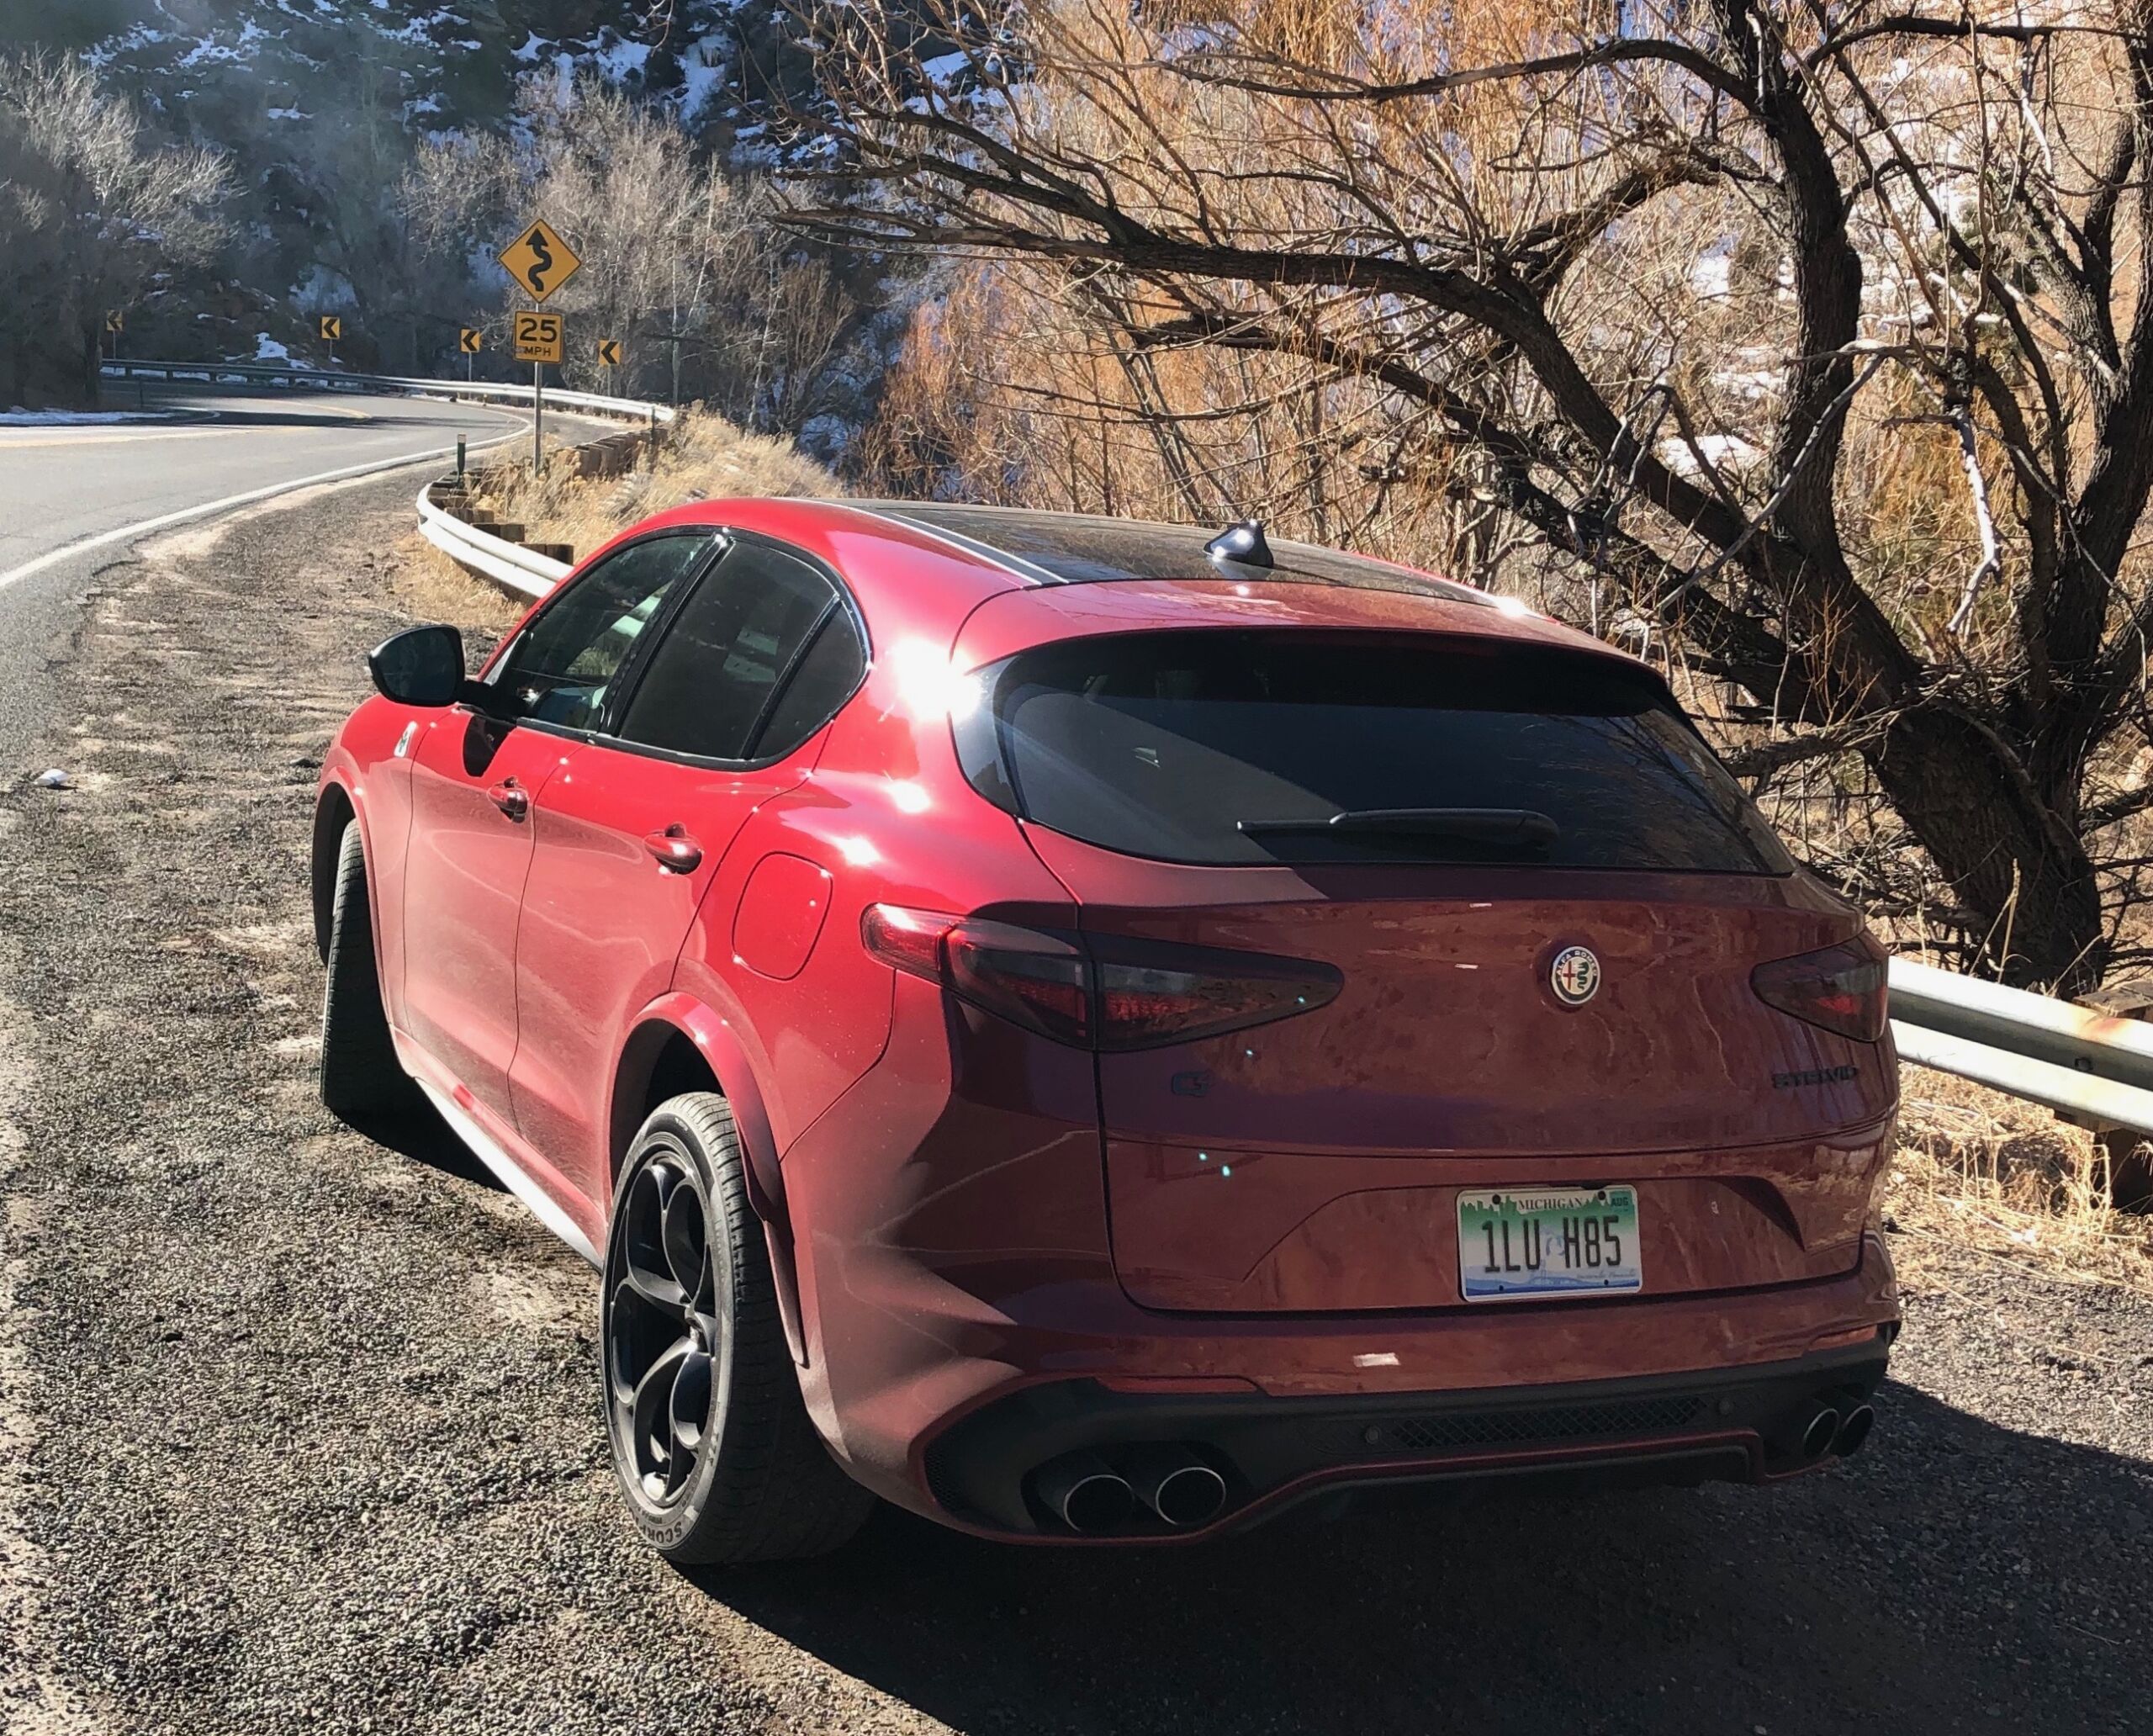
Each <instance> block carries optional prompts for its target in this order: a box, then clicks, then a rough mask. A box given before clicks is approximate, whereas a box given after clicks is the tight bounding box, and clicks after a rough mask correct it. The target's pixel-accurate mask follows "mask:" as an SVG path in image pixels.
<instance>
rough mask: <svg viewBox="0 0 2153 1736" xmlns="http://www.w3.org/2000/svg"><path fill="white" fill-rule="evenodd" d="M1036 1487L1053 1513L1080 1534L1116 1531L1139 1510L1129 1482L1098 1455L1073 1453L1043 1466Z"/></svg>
mask: <svg viewBox="0 0 2153 1736" xmlns="http://www.w3.org/2000/svg"><path fill="white" fill-rule="evenodd" d="M1032 1487H1033V1490H1034V1492H1036V1493H1037V1495H1039V1500H1041V1502H1043V1503H1044V1504H1045V1507H1046V1509H1047V1511H1049V1512H1050V1513H1052V1514H1053V1515H1054V1516H1055V1518H1057V1519H1059V1520H1060V1521H1061V1522H1062V1523H1063V1524H1064V1525H1066V1526H1067V1527H1069V1528H1070V1529H1071V1531H1073V1532H1078V1533H1080V1534H1085V1535H1088V1534H1090V1533H1092V1532H1101V1531H1112V1530H1114V1528H1115V1527H1117V1526H1119V1525H1123V1524H1125V1523H1126V1522H1128V1520H1129V1516H1131V1515H1132V1514H1134V1513H1135V1511H1136V1497H1135V1493H1134V1492H1133V1491H1132V1490H1130V1488H1129V1479H1127V1478H1126V1477H1124V1476H1123V1475H1122V1474H1120V1473H1119V1471H1117V1470H1115V1469H1114V1467H1113V1466H1112V1465H1110V1464H1108V1463H1107V1462H1106V1461H1105V1460H1104V1459H1103V1458H1100V1457H1099V1456H1098V1454H1097V1453H1069V1454H1067V1455H1066V1456H1065V1457H1063V1458H1057V1459H1053V1460H1050V1462H1049V1463H1045V1464H1044V1465H1041V1466H1040V1467H1039V1469H1038V1470H1037V1471H1035V1472H1034V1474H1033V1476H1032Z"/></svg>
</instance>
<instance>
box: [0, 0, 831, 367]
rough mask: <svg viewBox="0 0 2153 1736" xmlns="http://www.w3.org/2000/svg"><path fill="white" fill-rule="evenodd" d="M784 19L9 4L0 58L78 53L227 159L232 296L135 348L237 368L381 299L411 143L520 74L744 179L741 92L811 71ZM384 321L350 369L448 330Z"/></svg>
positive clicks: (176, 319) (606, 11)
mask: <svg viewBox="0 0 2153 1736" xmlns="http://www.w3.org/2000/svg"><path fill="white" fill-rule="evenodd" d="M654 10H655V11H656V12H658V13H659V14H660V16H661V22H659V24H656V25H653V12H654ZM668 11H669V14H670V15H669V18H667V17H664V16H663V14H664V13H666V12H668ZM782 17H783V15H782V13H781V12H779V11H778V10H777V9H775V8H770V7H751V6H748V5H744V4H743V3H742V0H674V4H673V5H672V6H671V7H670V8H655V9H654V8H653V6H652V5H651V3H650V0H70V3H69V4H68V5H67V6H66V7H62V8H48V7H43V6H39V7H16V6H12V5H0V47H6V46H29V47H43V48H47V49H51V50H57V51H61V52H65V53H70V54H75V53H79V54H82V55H83V56H85V57H86V58H87V60H88V61H90V62H91V64H93V66H96V67H97V68H98V71H99V72H100V74H101V76H102V77H103V79H104V80H105V82H107V84H108V87H110V88H112V89H114V90H115V91H117V92H119V93H124V94H125V95H127V96H130V97H131V98H134V99H135V101H137V102H138V103H140V104H141V105H142V106H143V107H144V108H145V109H148V110H150V111H151V112H153V113H154V114H156V115H157V116H158V117H160V118H161V121H162V123H163V124H164V125H165V127H166V128H167V129H168V130H170V131H171V132H172V133H173V134H175V135H177V136H179V137H181V138H183V139H187V140H194V141H198V142H201V143H204V144H209V145H214V146H216V147H218V148H219V149H220V151H224V152H225V153H226V154H227V156H229V158H230V162H231V165H232V171H233V172H232V181H233V185H234V200H233V206H234V208H233V209H230V211H229V213H228V214H229V215H230V217H231V218H232V219H233V220H234V226H235V241H234V245H233V250H232V257H231V259H230V264H229V267H228V269H227V271H226V273H225V288H224V289H223V290H222V291H221V292H220V293H219V294H212V295H207V296H205V295H204V294H202V293H201V292H200V288H199V286H190V288H189V293H188V294H187V295H186V296H185V297H184V298H183V299H185V301H186V302H187V303H188V305H187V306H185V307H184V308H182V307H178V306H177V305H169V306H163V307H159V306H155V305H152V306H151V307H147V308H143V309H138V310H135V313H134V315H132V316H131V317H130V342H133V343H135V345H136V346H137V352H138V353H140V352H142V351H143V350H146V349H151V348H155V349H157V350H160V351H162V352H167V353H208V352H212V351H214V352H222V353H224V354H226V355H240V354H246V353H250V352H251V351H252V350H253V349H254V348H255V347H257V345H259V344H260V343H261V342H262V336H263V335H264V334H265V333H266V334H267V338H268V341H269V342H270V343H271V344H275V345H289V346H291V347H294V349H297V348H299V347H300V346H301V345H303V344H304V343H305V342H306V341H308V338H309V333H310V331H311V325H312V316H313V315H315V314H316V313H318V312H323V311H331V310H334V311H341V312H351V311H357V312H358V313H359V314H361V315H364V314H365V313H366V312H367V311H368V309H369V305H370V303H374V304H378V299H379V297H380V295H381V283H382V281H383V279H384V278H386V277H390V276H394V275H397V274H398V273H400V272H403V271H405V267H406V266H407V263H408V262H405V261H401V260H399V259H398V258H397V257H394V256H396V255H397V253H398V252H399V249H400V248H401V247H402V246H403V245H404V240H403V230H404V227H405V224H404V220H403V216H402V214H401V212H400V211H399V209H398V208H397V202H396V197H395V193H396V188H397V186H398V183H399V179H400V177H401V175H402V172H403V170H404V168H405V165H406V164H407V163H408V162H409V161H410V156H411V153H412V151H413V150H414V149H415V146H416V145H417V144H418V143H419V142H420V141H421V140H424V139H426V138H428V137H430V136H438V135H463V136H475V135H488V134H495V133H498V132H499V131H500V130H502V129H503V128H504V127H505V126H506V125H507V124H509V123H510V117H511V113H512V110H513V108H514V104H515V99H516V90H517V87H518V84H519V82H521V81H523V80H526V79H529V78H532V77H543V78H550V79H558V80H560V81H563V82H574V81H575V80H578V79H580V78H587V77H595V78H598V79H600V80H603V81H604V82H607V83H609V84H611V85H612V86H614V87H617V88H620V89H622V90H623V91H625V92H627V93H632V94H635V95H637V96H639V97H643V98H648V99H650V100H652V101H653V102H654V103H658V104H659V105H660V106H661V107H663V108H664V109H667V110H669V111H670V112H671V113H672V114H674V115H675V116H676V117H677V118H678V119H679V121H680V124H681V125H682V127H683V128H684V129H685V130H687V131H688V132H689V133H690V135H691V136H692V137H693V138H694V139H695V140H696V142H697V143H698V144H699V145H701V146H706V147H708V148H710V149H711V150H713V151H716V152H717V153H718V154H719V155H720V156H722V157H725V158H727V159H729V160H735V161H742V162H743V163H748V164H752V163H753V162H754V161H756V159H757V158H758V156H759V152H760V149H761V147H760V145H759V140H760V138H761V135H762V134H763V132H764V127H763V125H762V124H761V121H760V118H759V112H758V111H757V110H756V109H754V106H753V105H752V104H749V103H744V102H743V98H742V95H741V93H742V92H743V90H754V91H768V90H770V89H771V88H773V87H776V88H797V87H799V84H800V82H801V78H802V77H803V75H804V74H805V71H806V65H805V61H804V59H803V58H802V57H801V56H796V54H794V53H793V52H792V51H791V49H790V47H789V45H788V43H787V40H786V32H785V27H784V24H783V22H782ZM399 294H400V295H402V296H405V297H407V298H408V288H407V287H406V288H400V289H399ZM170 299H171V300H172V301H173V302H177V301H178V300H179V299H182V298H179V297H173V298H170ZM352 323H353V325H355V326H358V327H365V326H366V325H367V324H368V322H367V321H366V320H364V319H363V317H362V319H360V320H355V321H353V322H352ZM374 328H375V329H374V331H373V332H370V333H369V335H368V336H367V337H364V338H361V339H359V340H358V341H357V342H356V343H355V344H354V345H353V346H352V347H351V349H350V352H349V354H350V358H351V359H352V360H353V361H356V362H359V363H381V364H383V365H389V366H404V365H406V364H409V363H413V362H414V361H415V359H417V358H418V357H419V356H420V354H421V352H424V351H427V350H430V349H431V347H432V346H433V345H434V344H435V343H436V341H437V340H438V339H439V338H440V337H441V336H442V334H440V333H436V332H431V331H426V330H424V329H412V328H410V326H409V325H405V328H404V329H401V330H395V331H391V330H389V328H388V322H386V321H385V320H378V321H376V322H374ZM447 337H448V338H449V340H450V341H452V338H453V331H452V330H451V331H448V333H447Z"/></svg>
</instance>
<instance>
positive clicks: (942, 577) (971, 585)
mask: <svg viewBox="0 0 2153 1736" xmlns="http://www.w3.org/2000/svg"><path fill="white" fill-rule="evenodd" d="M688 524H695V525H711V526H718V527H732V528H735V529H739V530H744V531H759V532H763V533H764V534H766V535H769V536H772V537H778V538H780V539H781V540H784V541H786V542H794V543H796V544H798V545H801V546H802V547H805V548H807V549H808V551H809V552H810V553H815V554H817V555H818V556H820V557H821V558H823V559H825V560H828V562H829V563H830V564H832V565H833V567H835V568H836V569H837V570H838V573H839V574H841V575H842V576H843V577H844V579H845V580H847V582H848V583H849V584H851V585H854V588H855V590H859V591H860V592H861V593H863V596H862V601H863V602H865V603H866V604H868V605H869V608H870V615H871V614H872V613H873V612H874V611H873V607H872V603H873V600H874V594H875V592H876V591H877V590H881V589H883V588H885V587H886V586H888V585H891V583H892V580H893V579H895V582H896V583H897V584H898V585H901V586H902V589H903V590H905V592H906V593H907V602H908V603H909V604H910V605H911V606H912V612H913V613H914V618H915V619H917V618H918V613H919V612H925V613H929V614H931V613H934V612H938V611H936V610H935V609H934V607H933V606H932V604H930V603H929V602H928V597H927V596H926V595H923V594H922V593H923V590H924V591H927V592H931V593H933V594H934V595H935V596H937V597H938V598H939V601H941V603H942V605H943V609H944V611H947V612H949V614H950V617H951V622H950V624H951V625H952V627H955V625H956V624H957V623H958V622H961V621H962V620H963V619H964V617H965V616H966V615H968V614H969V613H970V612H971V610H973V609H974V608H976V607H977V606H980V605H981V603H982V602H984V601H987V598H988V597H990V596H992V595H994V594H995V593H997V592H1002V591H1029V592H1032V593H1034V595H1035V598H1036V601H1038V602H1039V603H1040V604H1043V605H1045V604H1047V603H1048V602H1049V600H1050V595H1053V594H1055V593H1059V594H1061V595H1063V596H1065V597H1066V598H1067V600H1068V602H1069V604H1070V605H1071V607H1072V608H1073V610H1074V613H1073V614H1072V615H1071V624H1072V625H1073V624H1074V622H1075V621H1076V620H1077V619H1079V618H1082V619H1086V620H1088V621H1089V622H1092V625H1091V626H1090V627H1089V629H1088V630H1090V631H1094V632H1096V631H1099V630H1100V626H1099V622H1100V617H1102V616H1103V615H1108V614H1111V613H1113V612H1114V610H1115V601H1119V600H1126V601H1128V602H1129V604H1130V605H1131V606H1132V607H1131V610H1130V613H1131V615H1132V617H1134V618H1132V620H1131V621H1130V622H1129V626H1130V627H1142V626H1146V625H1148V626H1153V627H1161V626H1165V625H1167V624H1169V623H1168V622H1166V620H1164V619H1160V618H1156V617H1158V616H1160V615H1161V613H1162V612H1171V613H1173V614H1177V615H1180V616H1182V617H1183V618H1184V619H1185V620H1186V621H1187V622H1188V624H1189V625H1199V624H1203V622H1204V621H1205V619H1206V618H1207V617H1211V616H1213V615H1216V616H1217V617H1219V619H1220V622H1221V624H1229V623H1231V624H1239V625H1244V626H1245V625H1247V624H1249V621H1248V615H1247V611H1246V608H1244V607H1240V606H1237V605H1240V604H1242V603H1245V602H1246V600H1248V599H1250V598H1251V597H1255V598H1257V599H1262V598H1263V597H1265V596H1269V597H1272V598H1273V599H1276V600H1278V601H1280V602H1281V603H1285V602H1288V601H1290V607H1289V608H1288V609H1287V610H1285V611H1283V612H1284V613H1285V614H1289V615H1290V616H1291V617H1293V624H1296V625H1301V626H1310V627H1315V626H1325V625H1336V626H1338V627H1368V626H1370V625H1373V624H1376V622H1377V620H1378V619H1379V620H1380V622H1381V624H1382V625H1383V626H1384V627H1389V628H1391V629H1394V630H1395V629H1405V630H1409V631H1410V630H1418V631H1424V632H1448V633H1457V632H1470V633H1472V634H1474V635H1476V636H1483V637H1486V638H1518V639H1528V640H1534V641H1537V642H1539V643H1543V644H1544V643H1550V642H1551V641H1553V642H1558V643H1565V644H1568V645H1570V646H1573V647H1574V648H1577V649H1579V650H1590V651H1593V652H1596V653H1599V654H1601V655H1604V656H1608V657H1612V658H1616V659H1620V660H1621V661H1624V662H1631V661H1634V660H1635V659H1631V658H1629V657H1628V656H1627V654H1624V653H1623V652H1621V651H1620V650H1617V649H1616V648H1615V647H1613V646H1611V645H1608V644H1607V643H1605V642H1604V641H1602V640H1599V639H1595V638H1592V637H1591V636H1590V634H1586V633H1582V632H1577V631H1575V630H1574V629H1573V628H1570V627H1566V626H1563V625H1562V624H1561V623H1558V622H1554V621H1553V620H1551V619H1549V618H1548V617H1545V616H1542V615H1540V614H1537V612H1535V611H1531V610H1530V609H1527V608H1526V607H1525V606H1522V605H1521V604H1520V603H1518V602H1517V601H1516V600H1515V599H1513V598H1510V597H1505V596H1497V595H1491V594H1490V593H1489V592H1487V591H1484V590H1479V589H1477V588H1476V587H1474V586H1473V585H1463V584H1460V583H1458V582H1457V580H1450V579H1443V578H1440V577H1438V576H1436V574H1432V573H1426V572H1423V571H1421V570H1420V569H1417V568H1414V567H1408V566H1404V565H1401V564H1398V563H1396V562H1394V561H1386V560H1378V559H1376V558H1373V557H1372V556H1367V555H1360V554H1351V553H1345V552H1343V551H1341V550H1338V549H1333V548H1319V547H1317V546H1315V545H1314V544H1311V543H1306V542H1292V541H1288V540H1286V539H1283V538H1279V539H1274V540H1272V542H1270V551H1271V554H1272V565H1270V566H1268V567H1264V566H1261V565H1254V564H1245V563H1241V562H1237V561H1232V560H1225V559H1214V558H1213V557H1212V556H1211V555H1210V554H1209V552H1208V549H1207V547H1206V545H1207V544H1208V543H1209V542H1210V541H1211V540H1212V539H1213V538H1214V537H1216V536H1217V535H1218V534H1219V532H1218V531H1217V530H1216V529H1213V528H1207V527H1202V526H1197V525H1177V524H1164V523H1158V522H1154V521H1148V520H1141V519H1124V518H1109V517H1105V516H1098V515H1092V514H1086V513H1076V512H1049V511H1037V510H1034V509H1029V508H1023V507H1009V506H974V505H956V504H951V503H947V502H941V501H913V500H854V499H827V500H825V499H775V498H770V497H743V498H738V499H730V500H700V501H696V502H694V503H692V504H690V505H686V506H681V507H677V508H674V509H673V510H672V511H668V512H665V513H663V514H661V515H659V516H658V517H656V518H653V519H652V520H651V521H648V523H647V524H644V525H642V526H639V527H637V532H643V531H648V530H652V529H657V528H661V527H672V526H680V525H688ZM631 534H636V532H631ZM870 550H871V551H872V553H874V554H875V555H877V556H881V555H883V554H890V553H894V554H900V555H904V556H908V557H909V558H906V559H905V560H904V561H903V563H902V568H901V569H894V568H893V567H892V566H891V565H890V564H887V563H886V562H885V561H883V560H881V559H874V560H870V558H868V556H869V553H870ZM900 570H901V572H902V577H901V578H896V574H897V572H898V571H900ZM1103 587H1113V588H1114V589H1113V590H1111V591H1110V592H1109V591H1108V590H1104V589H1102V588H1103ZM1086 594H1088V595H1087V601H1084V602H1083V603H1082V604H1081V605H1079V604H1078V601H1077V599H1078V597H1079V595H1086ZM1168 594H1171V595H1172V598H1173V601H1174V603H1175V607H1174V608H1173V609H1172V611H1162V610H1161V608H1160V606H1159V605H1160V602H1161V599H1162V598H1164V597H1165V596H1166V595H1168ZM1140 598H1141V599H1143V600H1144V601H1140ZM1012 601H1013V600H1012ZM1416 603H1417V606H1416ZM923 604H926V605H928V606H927V607H926V609H925V610H924V611H922V610H921V607H920V606H921V605H923ZM1371 611H1374V612H1373V615H1372V612H1371ZM1070 612H1071V611H1070V610H1066V609H1062V608H1058V607H1057V608H1052V609H1050V613H1053V614H1055V615H1061V614H1065V613H1070ZM1145 617H1153V618H1150V619H1146V618H1145ZM1279 624H1281V625H1284V624H1286V622H1285V621H1284V620H1283V619H1281V620H1280V621H1279ZM1077 630H1079V631H1083V630H1086V629H1084V628H1081V627H1080V628H1078V629H1077Z"/></svg>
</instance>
